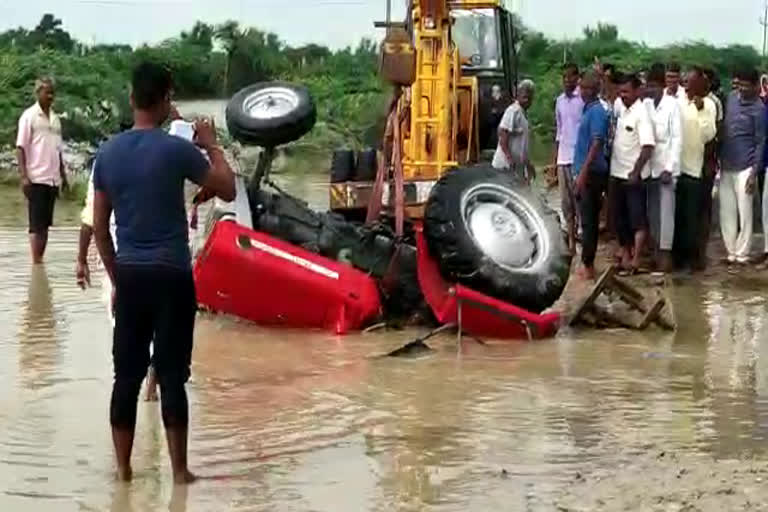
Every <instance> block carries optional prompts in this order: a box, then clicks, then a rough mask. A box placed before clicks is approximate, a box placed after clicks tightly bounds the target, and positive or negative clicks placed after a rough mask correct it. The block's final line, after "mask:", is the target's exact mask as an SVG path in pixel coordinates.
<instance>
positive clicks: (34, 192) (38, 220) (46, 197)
mask: <svg viewBox="0 0 768 512" xmlns="http://www.w3.org/2000/svg"><path fill="white" fill-rule="evenodd" d="M24 194H25V195H26V196H27V207H28V210H29V232H30V233H44V232H45V231H47V230H48V228H49V227H51V226H53V207H54V205H55V204H56V198H57V197H58V196H59V188H58V187H53V186H51V185H41V184H39V183H32V184H31V185H29V186H28V187H26V188H25V189H24Z"/></svg>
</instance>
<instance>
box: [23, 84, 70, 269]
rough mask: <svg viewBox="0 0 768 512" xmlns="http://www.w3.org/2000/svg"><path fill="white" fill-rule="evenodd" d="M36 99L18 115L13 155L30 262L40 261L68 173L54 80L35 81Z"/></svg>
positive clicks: (65, 185)
mask: <svg viewBox="0 0 768 512" xmlns="http://www.w3.org/2000/svg"><path fill="white" fill-rule="evenodd" d="M35 95H36V96H37V102H36V103H35V104H34V105H32V106H31V107H29V108H28V109H27V110H25V111H24V113H23V114H22V116H21V118H19V130H18V134H17V136H16V158H17V160H18V164H19V176H20V178H21V190H22V192H24V197H26V199H27V206H28V207H29V208H28V209H29V245H30V249H31V252H32V262H33V263H34V264H39V263H42V262H43V256H44V255H45V248H46V246H47V245H48V228H50V227H51V225H53V209H54V205H55V204H56V198H57V197H58V195H59V187H60V186H61V188H67V186H68V185H67V174H66V173H65V172H64V160H63V159H62V157H61V146H62V140H61V121H60V120H59V116H58V115H56V112H54V111H53V100H54V97H55V91H54V85H53V80H52V79H50V78H41V79H39V80H37V81H36V82H35Z"/></svg>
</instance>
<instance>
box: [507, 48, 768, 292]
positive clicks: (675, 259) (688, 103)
mask: <svg viewBox="0 0 768 512" xmlns="http://www.w3.org/2000/svg"><path fill="white" fill-rule="evenodd" d="M562 77H563V91H562V94H560V95H559V96H558V98H557V100H556V103H555V119H556V137H555V150H554V158H553V167H554V168H555V169H556V170H557V182H558V186H559V191H560V196H561V207H562V214H563V220H564V224H565V230H566V232H567V237H568V245H569V249H570V250H571V252H572V254H575V253H576V248H577V242H578V241H579V239H580V242H581V247H582V250H581V263H582V265H581V266H580V268H579V270H578V273H579V274H580V275H581V276H582V277H584V278H588V279H593V278H594V276H595V255H596V253H597V246H598V239H599V235H600V233H601V230H602V229H603V228H607V229H608V230H609V232H610V233H611V234H612V235H613V236H614V238H615V239H616V241H617V245H618V250H617V252H616V254H615V255H614V257H615V259H616V263H617V264H619V265H620V267H621V269H622V271H623V272H625V273H638V272H644V271H650V270H652V271H655V272H658V273H662V274H663V273H665V272H669V271H671V270H673V269H684V270H691V271H698V270H702V269H704V268H705V266H706V264H707V246H708V242H709V234H710V231H711V222H712V216H713V188H714V186H715V183H716V178H718V177H719V181H717V183H719V185H718V198H719V199H718V200H719V212H718V213H719V222H720V228H721V232H722V239H723V244H724V248H725V251H726V254H727V262H728V263H729V264H732V265H747V264H750V263H752V262H758V263H760V264H763V265H764V264H765V263H764V262H765V260H766V258H768V237H766V246H765V248H764V249H765V250H764V252H763V255H762V257H761V258H758V260H759V261H756V260H755V259H753V258H752V255H751V249H752V239H753V231H754V230H753V218H754V212H753V208H754V206H753V205H754V204H756V203H757V204H759V201H755V197H754V196H755V194H759V193H760V191H761V190H760V185H759V184H760V183H762V182H764V180H763V176H764V174H765V165H766V163H768V158H767V157H768V155H766V151H767V148H766V136H767V133H766V125H767V124H768V107H767V106H766V104H765V102H764V100H763V98H761V94H760V78H759V75H758V72H757V71H756V70H754V69H744V70H740V71H738V72H737V73H736V74H735V76H734V78H733V81H732V90H731V91H730V93H728V94H727V95H726V96H724V97H723V96H721V95H720V83H719V81H718V78H717V75H716V73H715V72H714V71H712V70H710V69H704V68H702V67H698V66H691V67H690V68H689V69H688V70H687V72H686V73H685V74H683V73H682V72H681V68H680V66H679V65H677V64H675V63H670V64H667V65H664V64H661V63H657V64H654V65H652V66H651V67H650V68H649V69H647V70H644V71H643V72H640V73H621V72H618V71H617V70H616V68H615V67H614V66H611V65H600V64H597V65H595V66H593V67H592V68H590V69H589V70H587V71H586V72H584V73H582V72H580V70H579V68H578V67H577V66H576V65H574V64H566V65H565V66H563V74H562ZM533 92H534V84H533V83H532V82H530V81H524V82H522V83H521V84H520V86H519V88H518V99H517V100H516V101H515V102H513V104H512V105H511V106H510V107H509V108H508V109H507V112H506V113H505V115H504V117H503V119H502V121H501V124H500V126H499V149H498V150H497V152H496V157H495V158H494V162H493V165H494V166H495V167H497V168H507V169H510V171H511V172H513V173H524V174H523V176H524V177H526V178H530V177H531V173H532V166H531V164H530V160H529V153H528V145H527V144H528V139H529V133H528V123H527V119H526V114H525V112H526V110H527V107H528V106H529V105H530V104H531V102H532V99H533ZM762 196H763V200H762V210H763V212H762V217H763V219H764V220H763V225H764V226H768V187H767V186H763V188H762ZM603 218H604V219H605V222H601V220H602V219H603ZM764 229H765V228H764ZM649 254H650V256H651V258H650V259H651V262H652V264H651V266H650V267H651V268H649V267H648V265H644V263H645V262H646V259H645V257H646V256H647V255H649Z"/></svg>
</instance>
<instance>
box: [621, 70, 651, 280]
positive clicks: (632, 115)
mask: <svg viewBox="0 0 768 512" xmlns="http://www.w3.org/2000/svg"><path fill="white" fill-rule="evenodd" d="M622 87H625V88H626V87H627V84H623V85H622ZM629 88H630V89H631V90H632V92H633V93H634V94H636V93H637V86H636V85H630V86H629ZM623 107H624V108H622V109H621V111H620V113H619V115H618V118H617V121H616V135H615V136H614V139H613V153H612V155H611V186H612V190H613V194H612V198H611V200H612V203H613V208H612V210H613V215H614V225H615V226H616V234H617V235H618V239H619V245H620V247H621V259H622V266H623V267H624V268H626V269H629V268H630V267H631V268H632V269H634V270H637V269H638V268H639V266H640V257H641V254H642V251H643V248H644V246H645V239H646V236H645V235H646V233H647V229H648V218H647V208H648V204H647V201H648V199H647V197H646V190H645V185H644V180H646V179H647V178H648V177H649V176H650V174H651V170H650V162H649V161H646V162H645V163H644V164H643V166H642V167H641V168H640V169H638V172H639V176H638V175H636V174H633V173H635V168H636V167H637V165H638V163H640V162H642V161H643V160H644V159H646V158H648V155H647V154H643V152H644V150H645V151H646V153H647V149H645V148H649V147H650V148H652V147H653V146H654V145H655V144H656V140H655V138H654V134H653V123H652V121H651V117H650V115H649V113H648V109H647V108H646V106H645V105H644V104H643V101H642V100H641V99H640V98H637V100H636V101H635V102H634V103H633V104H632V105H631V106H630V107H629V108H626V105H623ZM641 156H642V157H643V158H641Z"/></svg>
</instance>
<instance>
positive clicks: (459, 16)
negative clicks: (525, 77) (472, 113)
mask: <svg viewBox="0 0 768 512" xmlns="http://www.w3.org/2000/svg"><path fill="white" fill-rule="evenodd" d="M451 19H452V21H453V27H452V31H451V35H452V38H453V42H454V44H455V45H456V48H457V50H458V52H459V58H460V62H461V70H462V75H464V76H474V77H475V78H476V79H477V87H478V103H479V105H478V125H479V126H478V128H479V132H480V133H479V139H478V143H479V147H480V150H481V151H489V150H494V149H495V148H496V144H497V142H498V136H497V128H498V126H499V122H500V121H501V117H502V116H503V115H504V110H506V108H507V107H508V106H509V105H510V103H511V101H512V98H513V96H514V90H515V85H516V75H517V73H516V71H517V59H516V52H515V45H514V41H515V38H516V35H515V26H514V24H513V18H512V15H511V13H510V12H509V11H507V10H506V9H505V8H503V7H502V6H497V7H488V8H481V9H454V10H452V11H451Z"/></svg>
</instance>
